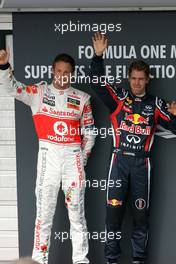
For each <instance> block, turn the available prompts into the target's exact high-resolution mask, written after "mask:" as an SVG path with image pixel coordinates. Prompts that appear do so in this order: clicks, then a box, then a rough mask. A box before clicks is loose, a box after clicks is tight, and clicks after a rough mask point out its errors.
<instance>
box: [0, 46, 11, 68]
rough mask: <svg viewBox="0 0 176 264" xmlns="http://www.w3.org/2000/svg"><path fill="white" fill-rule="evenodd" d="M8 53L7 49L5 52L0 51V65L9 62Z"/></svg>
mask: <svg viewBox="0 0 176 264" xmlns="http://www.w3.org/2000/svg"><path fill="white" fill-rule="evenodd" d="M9 57H10V51H9V48H7V50H3V49H2V50H0V65H4V64H6V63H8V62H9Z"/></svg>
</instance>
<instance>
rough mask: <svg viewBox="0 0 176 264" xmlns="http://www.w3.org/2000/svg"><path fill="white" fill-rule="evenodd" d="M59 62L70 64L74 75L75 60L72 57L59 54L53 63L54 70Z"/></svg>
mask: <svg viewBox="0 0 176 264" xmlns="http://www.w3.org/2000/svg"><path fill="white" fill-rule="evenodd" d="M59 61H63V62H66V63H69V64H70V65H71V67H72V73H73V72H74V71H75V60H74V59H73V58H72V57H71V56H70V55H68V54H66V53H61V54H58V55H57V56H56V57H55V59H54V61H53V64H52V66H53V68H54V67H55V63H56V62H59Z"/></svg>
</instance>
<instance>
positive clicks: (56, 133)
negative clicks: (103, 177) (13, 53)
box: [0, 65, 95, 264]
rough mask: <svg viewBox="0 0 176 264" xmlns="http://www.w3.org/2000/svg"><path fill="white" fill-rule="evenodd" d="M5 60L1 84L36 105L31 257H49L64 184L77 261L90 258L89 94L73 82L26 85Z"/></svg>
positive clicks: (41, 260) (43, 259) (91, 139)
mask: <svg viewBox="0 0 176 264" xmlns="http://www.w3.org/2000/svg"><path fill="white" fill-rule="evenodd" d="M8 66H9V65H7V66H6V65H3V67H2V66H1V67H0V68H1V70H0V84H1V87H2V86H3V87H4V88H5V89H8V90H9V93H10V94H11V95H13V96H14V97H15V98H16V99H18V100H20V101H22V102H23V103H25V104H27V105H29V106H30V107H31V110H32V115H33V120H34V124H35V128H36V132H37V135H38V138H39V152H38V165H37V181H36V203H37V213H36V222H35V234H34V248H33V256H32V258H33V259H34V260H35V261H38V262H39V263H41V264H47V263H48V251H49V245H50V235H51V227H52V222H53V216H54V213H55V208H56V203H57V196H58V191H59V189H60V184H62V189H63V191H64V194H65V202H66V206H67V208H68V215H69V220H70V234H71V238H72V248H73V254H72V258H73V263H89V260H88V259H87V257H86V255H87V253H88V236H87V226H86V220H85V216H84V193H85V184H84V182H85V172H84V165H85V163H86V161H87V157H88V155H89V154H90V151H91V149H92V147H93V145H94V140H95V136H94V135H93V125H94V120H93V116H92V110H91V105H90V96H89V95H88V94H87V93H85V92H82V91H80V90H77V89H74V88H72V87H69V88H67V89H66V90H58V89H56V88H54V86H53V85H52V84H51V85H48V84H47V83H45V82H43V83H40V84H36V85H32V86H26V85H24V84H22V83H20V82H18V81H16V80H15V78H14V76H13V75H12V72H11V70H10V68H9V67H8Z"/></svg>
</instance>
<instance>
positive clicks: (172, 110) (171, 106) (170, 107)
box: [167, 101, 176, 116]
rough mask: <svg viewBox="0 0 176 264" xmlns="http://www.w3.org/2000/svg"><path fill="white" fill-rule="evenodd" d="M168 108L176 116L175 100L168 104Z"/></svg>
mask: <svg viewBox="0 0 176 264" xmlns="http://www.w3.org/2000/svg"><path fill="white" fill-rule="evenodd" d="M167 110H168V112H169V113H171V114H173V115H174V116H176V102H175V101H173V102H171V103H170V104H167Z"/></svg>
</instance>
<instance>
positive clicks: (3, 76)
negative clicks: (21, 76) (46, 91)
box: [0, 67, 40, 106]
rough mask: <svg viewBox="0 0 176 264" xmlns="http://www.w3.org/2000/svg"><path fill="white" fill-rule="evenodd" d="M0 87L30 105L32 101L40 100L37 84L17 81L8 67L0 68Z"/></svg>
mask: <svg viewBox="0 0 176 264" xmlns="http://www.w3.org/2000/svg"><path fill="white" fill-rule="evenodd" d="M0 89H4V90H5V91H7V93H8V94H9V95H11V96H13V97H14V98H16V99H17V100H19V101H22V102H23V103H25V104H26V105H29V106H32V105H33V103H34V101H35V102H40V87H39V84H34V85H25V84H24V83H21V82H19V81H17V80H16V79H15V77H14V75H13V73H12V70H11V68H10V67H9V68H8V69H5V70H1V69H0Z"/></svg>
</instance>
